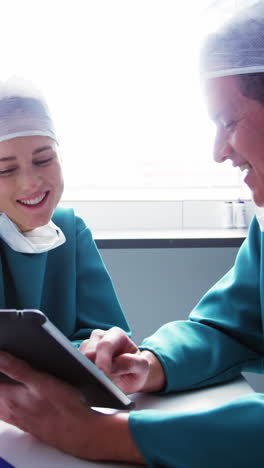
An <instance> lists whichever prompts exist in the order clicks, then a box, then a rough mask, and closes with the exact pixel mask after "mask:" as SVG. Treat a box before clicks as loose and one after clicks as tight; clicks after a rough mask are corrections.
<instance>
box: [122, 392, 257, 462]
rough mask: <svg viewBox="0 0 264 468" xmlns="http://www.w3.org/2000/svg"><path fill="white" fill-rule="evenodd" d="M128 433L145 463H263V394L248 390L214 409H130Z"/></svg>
mask: <svg viewBox="0 0 264 468" xmlns="http://www.w3.org/2000/svg"><path fill="white" fill-rule="evenodd" d="M129 427H130V431H131V434H132V437H133V439H134V441H135V443H136V445H137V447H138V449H139V450H140V452H141V454H142V456H143V458H144V459H145V461H146V464H147V465H148V466H150V467H156V468H157V467H164V468H165V467H167V468H169V467H170V468H198V467H201V468H249V467H252V468H253V467H254V468H263V466H264V450H263V433H264V396H263V395H262V394H256V393H255V394H249V395H245V396H243V397H240V398H238V399H236V400H234V401H232V402H230V403H228V404H225V405H222V406H220V407H218V408H215V409H210V410H208V411H200V412H195V413H193V412H188V413H187V412H181V413H173V412H172V411H170V412H168V411H167V412H165V411H158V410H155V411H154V410H143V411H133V412H131V413H130V416H129Z"/></svg>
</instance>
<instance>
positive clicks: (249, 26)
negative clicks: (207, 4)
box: [200, 0, 264, 79]
mask: <svg viewBox="0 0 264 468" xmlns="http://www.w3.org/2000/svg"><path fill="white" fill-rule="evenodd" d="M218 3H220V4H221V2H218ZM229 4H230V9H231V10H232V5H233V14H231V15H230V16H231V17H229V19H228V20H227V21H226V22H225V23H224V24H222V25H221V27H220V28H219V30H217V31H216V32H214V33H212V34H210V35H208V37H207V39H206V40H205V43H204V46H203V48H202V53H201V63H200V67H201V77H202V79H208V78H215V77H221V76H228V75H240V74H245V73H258V72H264V1H263V0H262V1H253V2H252V1H248V2H243V0H240V1H237V2H235V1H234V0H233V2H232V3H231V2H229ZM215 8H216V9H217V2H216V6H215Z"/></svg>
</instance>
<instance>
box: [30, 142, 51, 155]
mask: <svg viewBox="0 0 264 468" xmlns="http://www.w3.org/2000/svg"><path fill="white" fill-rule="evenodd" d="M50 149H51V150H52V151H54V149H53V148H52V146H50V145H46V146H42V147H41V148H37V149H35V150H34V151H33V153H32V154H33V156H35V154H39V153H41V152H42V151H46V150H50Z"/></svg>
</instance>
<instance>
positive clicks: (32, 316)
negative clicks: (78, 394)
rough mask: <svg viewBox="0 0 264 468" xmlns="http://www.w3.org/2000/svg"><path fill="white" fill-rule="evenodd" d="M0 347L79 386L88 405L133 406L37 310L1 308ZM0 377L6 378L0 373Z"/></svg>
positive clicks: (44, 370) (125, 396)
mask: <svg viewBox="0 0 264 468" xmlns="http://www.w3.org/2000/svg"><path fill="white" fill-rule="evenodd" d="M0 349H1V350H2V351H7V352H9V353H10V354H13V355H14V356H16V357H18V358H20V359H23V360H24V361H26V362H28V363H29V364H30V365H31V366H33V367H35V368H36V369H38V370H41V371H43V372H47V373H49V374H52V375H54V376H56V377H58V378H60V379H62V380H64V381H66V382H68V383H70V384H72V385H74V386H76V387H78V388H79V389H80V390H81V391H82V393H83V395H84V397H85V401H86V402H87V405H88V406H95V407H105V408H115V409H129V408H132V407H133V406H134V403H133V402H132V401H131V400H130V399H129V398H128V396H127V395H125V393H123V392H122V391H121V390H120V389H119V388H118V387H117V386H116V385H115V384H114V383H113V382H112V381H111V380H110V379H109V378H108V377H106V375H105V374H104V373H103V372H102V371H101V370H100V369H98V367H96V366H95V364H93V362H92V361H90V360H89V359H88V358H87V357H86V356H84V355H83V354H82V353H81V352H80V351H78V349H77V348H75V347H74V345H73V344H72V343H71V342H70V341H69V340H68V338H66V337H65V336H64V335H63V333H62V332H61V331H60V330H58V328H56V327H55V326H54V325H53V324H52V323H51V322H50V320H48V318H47V317H46V316H45V315H44V314H43V313H42V312H40V311H39V310H31V309H29V310H13V309H5V310H0ZM0 379H1V380H2V381H3V380H6V379H8V377H6V376H5V375H4V374H1V373H0ZM8 380H10V379H8Z"/></svg>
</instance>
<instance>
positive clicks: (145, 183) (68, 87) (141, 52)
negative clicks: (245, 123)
mask: <svg viewBox="0 0 264 468" xmlns="http://www.w3.org/2000/svg"><path fill="white" fill-rule="evenodd" d="M209 3H210V2H209V0H202V1H201V0H200V1H199V2H197V0H193V1H192V2H177V1H175V0H75V1H74V2H72V1H67V0H64V1H62V0H61V1H59V0H55V1H54V0H46V1H45V3H40V2H38V1H35V0H24V1H23V2H21V1H20V0H16V1H15V0H9V2H5V5H4V6H3V8H2V11H1V18H2V21H1V29H0V38H1V43H2V44H4V46H3V47H2V49H1V78H2V79H5V78H7V77H8V76H10V75H18V76H22V77H25V78H28V79H30V80H32V81H33V82H34V83H35V84H36V85H37V86H38V87H39V88H40V89H41V90H43V93H44V95H45V96H46V98H47V101H48V104H49V107H50V108H51V112H52V114H53V116H54V121H55V126H56V128H57V131H58V135H59V139H60V141H61V152H62V157H63V161H64V173H65V179H66V191H65V198H66V199H69V198H70V199H88V200H89V199H95V200H96V199H98V200H103V199H106V200H108V199H112V200H113V199H116V200H131V199H132V200H133V199H135V200H139V199H142V200H144V199H145V200H148V199H155V200H163V199H168V200H169V199H177V198H178V197H180V198H182V197H183V198H184V197H185V196H186V197H188V196H189V197H192V193H193V191H194V190H200V193H203V194H204V196H205V197H206V198H210V197H213V196H214V195H213V193H216V194H218V193H220V192H221V190H222V189H225V190H227V189H230V191H232V190H233V191H234V193H235V194H237V193H238V192H239V191H241V180H240V177H239V174H238V173H237V172H236V171H234V169H231V168H230V167H229V166H225V165H222V166H219V165H217V164H215V163H214V162H213V161H212V157H211V150H212V141H213V133H214V129H213V126H212V124H211V123H210V122H209V120H208V117H207V115H206V111H205V108H204V104H203V101H202V96H201V92H200V86H199V77H198V73H197V50H198V48H197V44H198V40H199V30H198V24H199V14H200V11H201V9H202V8H205V7H206V6H207V5H208V4H209ZM230 193H231V192H230ZM188 194H189V195H188ZM217 196H218V195H217ZM235 196H237V195H235Z"/></svg>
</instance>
